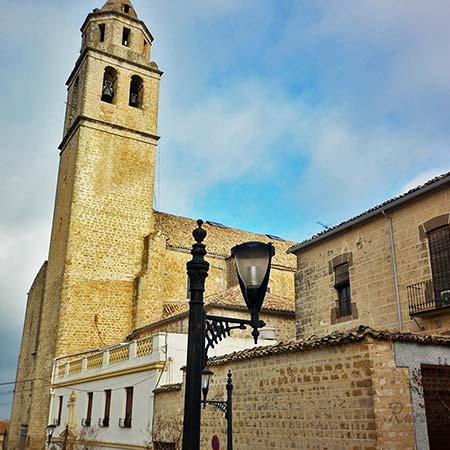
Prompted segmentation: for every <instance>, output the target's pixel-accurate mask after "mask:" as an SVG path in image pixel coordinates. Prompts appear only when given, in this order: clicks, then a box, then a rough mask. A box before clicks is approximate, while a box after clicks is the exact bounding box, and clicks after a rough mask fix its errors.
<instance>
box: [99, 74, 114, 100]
mask: <svg viewBox="0 0 450 450" xmlns="http://www.w3.org/2000/svg"><path fill="white" fill-rule="evenodd" d="M113 98H114V88H113V83H112V81H109V80H105V81H104V83H103V90H102V100H103V101H104V102H108V103H112V100H113Z"/></svg>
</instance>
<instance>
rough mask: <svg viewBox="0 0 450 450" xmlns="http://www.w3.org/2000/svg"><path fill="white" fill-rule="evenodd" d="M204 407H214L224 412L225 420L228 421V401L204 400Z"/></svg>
mask: <svg viewBox="0 0 450 450" xmlns="http://www.w3.org/2000/svg"><path fill="white" fill-rule="evenodd" d="M202 403H203V405H205V406H206V405H213V406H215V407H216V408H217V409H219V410H220V411H222V412H223V414H224V415H225V419H227V416H228V414H227V411H228V403H227V402H226V401H220V400H202Z"/></svg>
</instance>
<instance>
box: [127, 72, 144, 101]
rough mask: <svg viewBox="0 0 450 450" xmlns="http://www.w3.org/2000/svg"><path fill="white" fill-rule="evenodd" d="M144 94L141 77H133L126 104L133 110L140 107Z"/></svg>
mask: <svg viewBox="0 0 450 450" xmlns="http://www.w3.org/2000/svg"><path fill="white" fill-rule="evenodd" d="M143 93H144V81H143V80H142V78H141V77H138V76H137V75H133V76H132V77H131V82H130V98H129V102H128V104H129V105H130V106H133V107H135V108H140V107H141V106H142V97H143Z"/></svg>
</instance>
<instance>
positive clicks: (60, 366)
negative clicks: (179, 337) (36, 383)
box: [54, 334, 164, 382]
mask: <svg viewBox="0 0 450 450" xmlns="http://www.w3.org/2000/svg"><path fill="white" fill-rule="evenodd" d="M159 336H160V335H158V334H156V335H154V336H151V337H146V338H143V339H139V340H136V341H132V342H123V343H121V344H118V345H114V346H111V347H108V348H105V349H103V350H100V351H97V352H92V353H90V354H89V352H87V353H86V356H81V357H80V356H78V357H75V358H76V359H74V358H71V357H70V356H68V357H66V358H63V359H59V360H56V361H55V367H54V382H63V381H66V380H67V379H71V380H72V379H76V378H80V377H83V376H88V375H92V374H93V372H95V373H97V372H105V371H112V370H115V369H119V368H124V367H128V366H135V365H137V364H143V363H145V362H147V363H148V362H150V361H161V360H163V359H164V355H161V354H160V353H161V348H163V347H161V345H160V341H161V338H159ZM154 339H155V342H156V345H155V348H154V343H153V340H154Z"/></svg>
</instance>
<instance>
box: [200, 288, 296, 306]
mask: <svg viewBox="0 0 450 450" xmlns="http://www.w3.org/2000/svg"><path fill="white" fill-rule="evenodd" d="M205 304H206V305H214V306H237V307H244V308H245V302H244V299H243V298H242V293H241V288H240V287H239V286H234V287H231V288H229V289H227V290H226V291H224V292H222V293H219V294H212V295H209V296H207V297H205ZM263 311H289V312H295V301H294V299H289V298H286V297H282V296H281V295H275V294H272V293H270V292H267V294H266V297H265V299H264V303H263Z"/></svg>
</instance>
